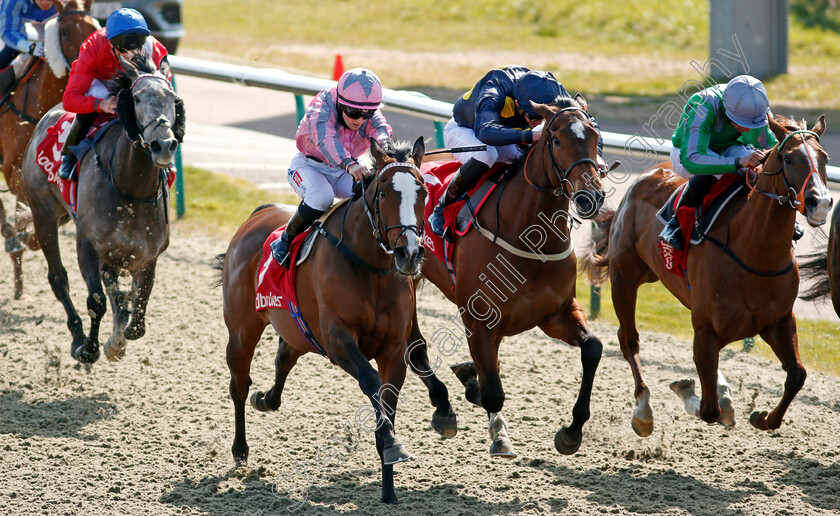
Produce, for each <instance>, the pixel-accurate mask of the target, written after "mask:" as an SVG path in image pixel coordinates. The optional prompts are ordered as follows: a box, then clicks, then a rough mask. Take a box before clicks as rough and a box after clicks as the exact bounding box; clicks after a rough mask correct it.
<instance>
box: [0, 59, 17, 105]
mask: <svg viewBox="0 0 840 516" xmlns="http://www.w3.org/2000/svg"><path fill="white" fill-rule="evenodd" d="M14 83H15V70H14V67H12V66H7V67H6V68H3V69H2V70H0V97H3V96H5V95H6V94H7V93H9V90H11V89H12V85H13V84H14Z"/></svg>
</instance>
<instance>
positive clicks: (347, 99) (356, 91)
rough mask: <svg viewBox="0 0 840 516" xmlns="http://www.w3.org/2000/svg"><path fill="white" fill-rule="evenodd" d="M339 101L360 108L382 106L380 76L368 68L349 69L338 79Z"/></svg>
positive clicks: (377, 107)
mask: <svg viewBox="0 0 840 516" xmlns="http://www.w3.org/2000/svg"><path fill="white" fill-rule="evenodd" d="M336 92H337V93H338V102H339V103H341V104H343V105H345V106H350V107H354V108H359V109H379V108H381V107H382V83H380V82H379V77H377V76H376V74H375V73H373V72H371V71H370V70H368V69H367V68H353V69H352V70H347V71H346V72H344V73H343V74H342V75H341V77H340V78H339V79H338V86H336Z"/></svg>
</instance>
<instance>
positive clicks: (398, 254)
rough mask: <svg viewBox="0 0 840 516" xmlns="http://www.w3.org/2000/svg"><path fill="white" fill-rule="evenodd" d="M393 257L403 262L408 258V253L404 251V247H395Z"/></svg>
mask: <svg viewBox="0 0 840 516" xmlns="http://www.w3.org/2000/svg"><path fill="white" fill-rule="evenodd" d="M394 257H395V258H397V259H399V260H405V259H406V258H408V251H406V250H405V248H404V247H397V248H396V249H394Z"/></svg>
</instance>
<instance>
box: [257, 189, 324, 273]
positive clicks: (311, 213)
mask: <svg viewBox="0 0 840 516" xmlns="http://www.w3.org/2000/svg"><path fill="white" fill-rule="evenodd" d="M323 214H324V211H322V210H316V209H315V208H310V207H309V206H307V205H306V204H304V203H300V206H298V209H297V211H296V212H295V214H294V215H292V218H291V219H289V223H288V224H287V225H286V230H285V231H283V234H282V235H281V236H280V238H278V239H277V240H275V241H274V242H272V243H271V244H270V247H271V256H272V257H274V259H275V260H277V263H279V264H280V265H282V266H283V267H285V268H286V269H288V268H289V258H290V255H289V247H290V246H291V245H292V241H293V240H294V239H295V237H296V236H298V235H299V234H301V233H303V232H304V231H306V230H307V229H308V228H309V226H311V225H312V223H313V222H315V221H316V220H318V217H320V216H321V215H323Z"/></svg>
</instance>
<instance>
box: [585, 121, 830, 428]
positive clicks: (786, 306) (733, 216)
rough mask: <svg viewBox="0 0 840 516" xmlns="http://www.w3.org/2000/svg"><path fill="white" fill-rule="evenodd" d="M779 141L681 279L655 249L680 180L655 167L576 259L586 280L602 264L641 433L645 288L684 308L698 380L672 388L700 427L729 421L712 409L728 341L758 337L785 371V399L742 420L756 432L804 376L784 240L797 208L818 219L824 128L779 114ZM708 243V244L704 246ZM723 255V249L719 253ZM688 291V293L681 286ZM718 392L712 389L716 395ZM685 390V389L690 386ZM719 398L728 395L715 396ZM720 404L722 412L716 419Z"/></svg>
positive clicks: (794, 284)
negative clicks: (640, 323)
mask: <svg viewBox="0 0 840 516" xmlns="http://www.w3.org/2000/svg"><path fill="white" fill-rule="evenodd" d="M769 124H770V129H771V130H772V131H773V134H775V135H776V138H778V140H779V142H780V143H779V144H778V145H776V146H775V147H773V149H772V150H771V151H769V152H768V154H767V157H766V160H765V162H764V164H763V167H762V169H761V172H760V173H759V174H758V176H757V179H756V184H755V186H754V189H755V191H754V192H752V193H751V194H750V196H748V197H745V198H741V199H740V200H739V201H737V202H736V203H734V205H733V206H732V207H728V208H726V217H720V219H728V221H727V222H725V223H720V222H719V223H717V224H716V225H715V226H714V227H713V228H712V229H711V230H710V232H709V239H707V240H705V241H704V242H703V243H701V244H699V245H696V246H692V247H691V250H690V252H689V253H688V269H687V273H686V278H681V277H679V276H677V275H675V274H672V273H670V272H668V270H667V269H666V268H665V262H664V260H663V259H662V256H661V255H660V251H659V249H658V248H657V244H658V242H659V232H660V231H661V230H662V224H661V223H660V222H658V221H657V218H656V213H657V211H658V210H659V209H660V208H661V207H662V206H663V204H664V203H665V202H666V200H667V199H668V198H669V196H670V195H671V193H672V192H673V191H674V190H675V189H676V188H677V187H678V186H679V185H681V184H682V183H684V180H683V179H682V178H680V177H678V176H676V175H675V174H674V173H673V172H672V171H670V170H667V169H663V168H656V169H654V170H651V171H649V172H647V173H645V174H644V175H642V176H641V177H640V178H639V180H638V181H636V182H635V183H634V184H633V185H632V186H631V187H630V189H629V191H628V192H627V194H626V195H625V197H624V199H623V200H622V201H621V204H620V205H619V207H618V209H617V210H616V211H614V212H612V211H611V212H608V213H606V214H605V215H602V216H601V217H599V219H598V222H599V226H600V229H601V231H600V232H596V233H594V234H593V249H592V253H591V254H590V256H589V257H588V258H587V259H586V260H584V261H585V263H588V264H589V265H590V277H591V278H592V279H593V281H595V282H597V281H599V274H600V275H601V276H600V277H601V278H602V277H605V275H606V270H605V269H606V268H608V272H609V278H610V281H611V282H612V300H613V305H614V307H615V312H616V315H617V316H618V320H619V329H618V339H619V343H620V345H621V351H622V353H623V355H624V358H625V359H626V360H627V361H628V362H629V363H630V369H631V370H632V372H633V378H634V380H635V383H636V390H635V398H636V409H635V410H634V412H633V417H632V420H631V424H632V426H633V429H634V430H635V431H636V433H637V434H638V435H640V436H642V437H646V436H648V435H650V433H651V432H652V431H653V411H652V409H651V405H650V390H649V388H648V385H647V382H646V381H645V378H644V375H643V374H642V369H641V364H640V361H639V332H638V331H637V329H636V320H635V311H636V296H637V292H638V289H639V287H640V286H641V285H642V284H643V283H650V282H654V281H656V280H659V281H661V282H662V283H663V284H664V285H665V287H666V288H667V289H668V290H670V291H671V293H672V294H674V296H676V298H677V299H679V301H680V302H681V303H682V304H683V305H685V306H686V307H687V308H688V309H689V310H691V322H692V326H693V327H694V363H695V365H696V367H697V373H698V375H699V376H700V384H701V386H702V399H701V400H699V402H697V401H696V397H694V396H693V393H685V392H683V390H684V389H685V388H686V387H688V386H686V385H680V384H682V383H683V382H675V384H673V385H672V388H673V389H674V390H675V391H676V392H677V393H678V394H680V395H681V396H682V397H683V399H684V400H685V401H686V409H687V410H688V408H689V407H691V406H693V407H694V410H692V414H694V413H696V415H698V416H699V417H700V418H702V419H703V420H704V421H706V422H708V423H714V422H718V421H720V422H722V423H724V424H728V425H731V424H734V422H735V420H734V409H732V408H731V400H729V399H726V400H725V401H726V403H723V402H721V403H720V404H719V403H718V396H720V395H721V394H722V392H723V391H726V389H727V386H726V384H725V380H723V379H722V378H721V380H720V381H719V378H720V375H719V372H718V360H719V353H720V350H721V349H723V347H724V346H726V345H727V344H728V343H730V342H733V341H737V340H742V339H744V338H747V337H752V336H753V335H760V336H761V337H762V338H763V339H764V340H765V341H767V343H768V344H769V345H770V347H771V349H772V350H773V352H774V353H775V354H776V356H777V357H778V358H779V360H780V361H781V362H782V367H783V368H784V370H785V371H786V372H787V380H786V381H785V387H784V395H783V396H782V399H781V401H780V402H779V404H778V405H777V406H776V408H775V409H773V410H772V411H771V412H770V413H769V414H768V413H767V412H766V411H762V412H758V411H756V412H754V413H753V414H752V415H751V416H750V423H752V425H753V426H755V427H756V428H758V429H760V430H771V429H776V428H779V426H780V425H781V424H782V418H783V417H784V414H785V411H786V410H787V408H788V406H789V405H790V403H791V401H792V400H793V398H794V397H795V396H796V393H797V392H799V389H800V388H802V385H803V384H804V382H805V377H806V372H805V368H804V367H803V366H802V362H801V361H800V360H799V342H798V338H797V334H796V320H795V318H794V315H793V303H794V301H795V300H796V295H797V291H798V289H799V272H798V270H797V267H796V263H795V261H794V254H793V249H792V246H791V239H792V237H793V230H794V222H795V218H796V211H797V210H799V211H800V212H801V213H803V214H804V215H805V216H806V217H807V219H808V223H809V224H810V225H811V226H814V227H816V226H820V225H822V224H824V223H825V222H826V217H827V215H828V212H829V209H830V207H831V197H830V196H829V194H828V190H827V189H826V187H825V186H824V185H825V181H826V169H825V167H826V162H827V161H828V156H827V155H826V153H825V151H823V149H822V147H820V144H819V135H820V134H822V133H823V131H824V130H825V121H824V118H823V117H822V116H821V117H820V118H819V120H817V123H816V124H815V125H814V127H813V128H812V129H811V130H810V131H807V130H805V126H804V122H802V123H801V124H797V123H795V122H794V121H793V120H790V119H786V118H783V117H780V118H779V122H777V121H776V120H773V119H769ZM712 239H714V240H712ZM724 250H725V253H726V254H724ZM689 285H690V288H689ZM719 388H720V391H719ZM691 390H693V384H692V385H691ZM722 398H727V395H723V396H722ZM721 408H724V409H725V411H724V416H723V417H722V416H721Z"/></svg>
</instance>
